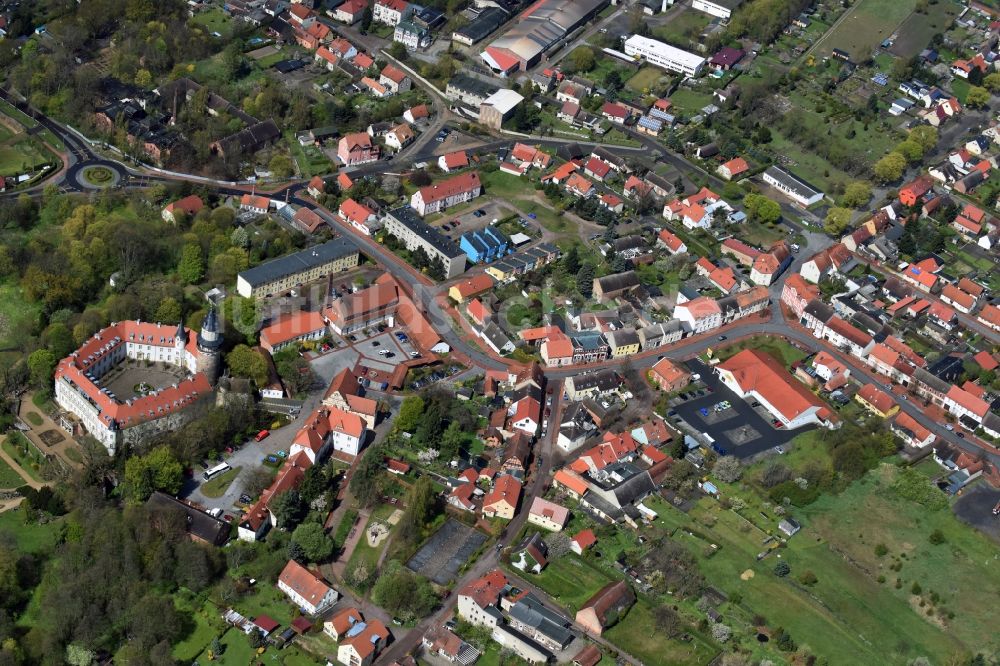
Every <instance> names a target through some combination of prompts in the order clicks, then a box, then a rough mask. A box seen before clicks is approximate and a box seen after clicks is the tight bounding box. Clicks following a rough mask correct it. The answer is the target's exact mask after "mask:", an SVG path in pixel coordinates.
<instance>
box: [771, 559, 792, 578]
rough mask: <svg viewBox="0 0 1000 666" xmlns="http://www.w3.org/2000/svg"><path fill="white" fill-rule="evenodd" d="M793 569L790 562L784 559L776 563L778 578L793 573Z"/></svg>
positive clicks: (775, 571)
mask: <svg viewBox="0 0 1000 666" xmlns="http://www.w3.org/2000/svg"><path fill="white" fill-rule="evenodd" d="M791 571H792V568H791V567H790V566H788V562H785V561H784V560H782V561H781V562H778V563H777V564H775V565H774V575H775V576H777V577H778V578H784V577H785V576H787V575H788V574H789V573H791Z"/></svg>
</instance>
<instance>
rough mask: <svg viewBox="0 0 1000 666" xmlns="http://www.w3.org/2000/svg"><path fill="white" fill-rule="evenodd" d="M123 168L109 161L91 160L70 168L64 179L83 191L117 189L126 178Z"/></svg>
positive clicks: (126, 174)
mask: <svg viewBox="0 0 1000 666" xmlns="http://www.w3.org/2000/svg"><path fill="white" fill-rule="evenodd" d="M127 176H128V173H127V172H126V171H125V167H123V166H122V165H121V164H118V163H117V162H112V161H111V160H100V161H96V160H92V161H89V162H87V163H83V164H77V165H74V166H73V167H71V168H70V170H69V173H67V174H66V179H67V180H68V181H69V182H70V183H72V184H73V185H76V186H77V187H78V188H80V189H84V190H104V189H108V188H111V187H117V186H118V185H120V184H121V182H122V179H123V178H125V177H127Z"/></svg>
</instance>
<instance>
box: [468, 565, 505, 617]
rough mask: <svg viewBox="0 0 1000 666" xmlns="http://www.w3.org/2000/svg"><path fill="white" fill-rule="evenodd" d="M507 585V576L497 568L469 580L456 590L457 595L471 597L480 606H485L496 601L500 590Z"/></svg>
mask: <svg viewBox="0 0 1000 666" xmlns="http://www.w3.org/2000/svg"><path fill="white" fill-rule="evenodd" d="M506 585H507V577H506V576H504V575H503V573H502V572H500V571H499V570H498V569H494V570H493V571H490V572H489V573H488V574H486V575H485V576H483V577H482V578H477V579H476V580H473V581H469V582H468V583H467V584H466V585H465V587H463V588H462V589H460V590H459V591H458V594H459V596H463V597H471V598H472V600H473V601H474V602H475V603H476V605H477V606H479V607H480V608H486V607H487V606H491V605H493V604H495V603H496V602H497V598H498V597H499V596H500V592H501V591H502V590H503V588H504V587H505V586H506Z"/></svg>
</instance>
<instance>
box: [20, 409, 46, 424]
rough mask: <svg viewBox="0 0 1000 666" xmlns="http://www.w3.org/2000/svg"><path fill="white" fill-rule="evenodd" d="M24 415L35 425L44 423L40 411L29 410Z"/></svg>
mask: <svg viewBox="0 0 1000 666" xmlns="http://www.w3.org/2000/svg"><path fill="white" fill-rule="evenodd" d="M24 417H25V418H26V419H27V420H28V423H30V424H31V425H33V426H40V425H42V423H43V421H42V417H41V415H40V414H39V413H38V412H28V413H27V414H25V415H24Z"/></svg>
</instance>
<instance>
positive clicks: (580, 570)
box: [515, 544, 611, 614]
mask: <svg viewBox="0 0 1000 666" xmlns="http://www.w3.org/2000/svg"><path fill="white" fill-rule="evenodd" d="M602 545H603V544H602ZM515 573H519V572H516V571H515ZM529 580H530V581H531V582H533V583H535V584H536V585H538V587H540V588H542V589H543V590H545V591H546V592H548V593H549V595H550V596H552V598H554V599H555V600H556V601H558V602H559V603H560V604H561V605H562V606H563V607H565V608H566V609H567V610H568V611H569V612H571V613H574V614H575V613H576V612H577V611H578V610H580V607H581V606H583V604H584V603H585V602H586V601H587V599H589V598H590V597H592V596H593V595H594V593H595V592H597V591H598V590H599V589H601V588H602V587H604V586H605V585H607V584H608V583H609V582H611V578H610V577H608V576H607V575H605V574H604V573H603V572H601V571H599V570H597V569H596V568H594V567H593V566H591V565H590V564H589V563H587V562H584V561H583V560H582V559H580V556H579V555H577V554H575V553H569V554H567V555H564V556H563V557H560V558H558V559H555V560H553V561H551V562H549V565H548V566H547V567H545V568H544V569H543V570H542V572H541V573H540V574H538V575H537V576H531V577H530V578H529Z"/></svg>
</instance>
